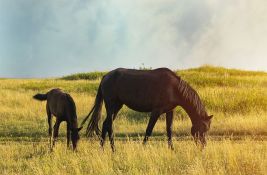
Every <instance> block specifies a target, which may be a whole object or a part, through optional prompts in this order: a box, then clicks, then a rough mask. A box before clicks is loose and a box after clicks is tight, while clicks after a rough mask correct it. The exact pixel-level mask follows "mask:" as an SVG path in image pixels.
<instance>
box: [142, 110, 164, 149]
mask: <svg viewBox="0 0 267 175" xmlns="http://www.w3.org/2000/svg"><path fill="white" fill-rule="evenodd" d="M159 116H160V113H159V112H151V117H150V119H149V122H148V125H147V128H146V135H145V138H144V141H143V144H146V142H147V140H148V137H149V136H151V133H152V130H153V128H154V126H155V124H156V122H157V120H158V118H159Z"/></svg>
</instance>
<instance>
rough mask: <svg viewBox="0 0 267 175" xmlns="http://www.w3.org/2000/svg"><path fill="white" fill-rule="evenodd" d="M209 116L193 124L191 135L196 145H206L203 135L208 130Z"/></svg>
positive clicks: (210, 117)
mask: <svg viewBox="0 0 267 175" xmlns="http://www.w3.org/2000/svg"><path fill="white" fill-rule="evenodd" d="M212 117H213V116H212V115H211V116H206V117H205V118H204V119H201V120H200V121H198V122H196V123H194V124H193V126H192V128H191V134H192V136H193V137H194V140H195V142H196V143H198V142H199V141H200V143H201V144H202V146H205V145H206V138H205V135H206V133H207V131H208V130H209V129H210V123H211V119H212Z"/></svg>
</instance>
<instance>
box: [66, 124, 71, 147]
mask: <svg viewBox="0 0 267 175" xmlns="http://www.w3.org/2000/svg"><path fill="white" fill-rule="evenodd" d="M70 132H71V131H70V124H69V123H68V122H67V147H68V148H69V147H70Z"/></svg>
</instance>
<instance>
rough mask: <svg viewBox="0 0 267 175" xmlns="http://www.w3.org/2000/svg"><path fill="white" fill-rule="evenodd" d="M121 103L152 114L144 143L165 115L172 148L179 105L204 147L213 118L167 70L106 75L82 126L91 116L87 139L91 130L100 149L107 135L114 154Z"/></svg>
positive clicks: (186, 85) (125, 70)
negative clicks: (104, 113) (98, 138)
mask: <svg viewBox="0 0 267 175" xmlns="http://www.w3.org/2000/svg"><path fill="white" fill-rule="evenodd" d="M103 100H104V103H105V107H106V111H107V117H106V119H105V121H104V122H103V127H102V134H101V132H100V130H99V127H98V122H99V119H100V116H101V108H102V103H103ZM124 104H125V105H126V106H128V107H129V108H131V109H133V110H135V111H139V112H151V117H150V119H149V123H148V126H147V129H146V134H145V138H144V143H146V142H147V140H148V137H149V136H151V133H152V130H153V127H154V125H155V123H156V122H157V120H158V118H159V116H160V115H161V114H163V113H166V126H167V136H168V144H169V147H170V148H171V149H173V144H172V123H173V110H174V108H175V107H176V106H178V105H179V106H181V107H183V108H184V109H185V111H186V112H187V114H188V115H189V117H190V119H191V122H192V128H191V134H192V135H193V137H194V139H195V141H197V140H199V141H200V142H201V143H202V145H203V146H204V145H205V144H206V140H205V134H206V132H207V131H208V130H209V128H210V123H211V118H212V116H208V114H207V112H206V110H205V107H204V105H203V103H202V102H201V100H200V98H199V96H198V94H197V92H196V91H195V90H194V89H193V88H192V87H190V86H189V84H187V83H186V82H185V81H184V80H182V79H181V78H180V77H179V76H177V75H176V74H175V73H174V72H172V71H171V70H169V69H167V68H159V69H155V70H133V69H123V68H119V69H115V70H113V71H111V72H109V73H108V74H106V75H105V76H104V77H103V79H102V80H101V83H100V85H99V88H98V92H97V96H96V99H95V104H94V106H93V108H92V110H91V112H90V113H89V114H88V116H87V117H86V118H85V119H84V121H83V122H82V125H83V124H84V123H85V122H86V120H87V119H88V118H89V116H90V115H91V113H92V117H91V119H90V121H89V124H88V127H87V132H86V133H87V136H89V135H91V134H92V133H93V132H94V131H95V132H96V134H97V135H98V136H100V134H101V146H103V145H104V141H105V137H106V133H108V135H109V139H110V143H111V148H112V150H113V151H114V140H113V128H112V123H113V120H114V119H115V118H116V116H117V114H118V112H119V110H120V109H121V108H122V106H123V105H124Z"/></svg>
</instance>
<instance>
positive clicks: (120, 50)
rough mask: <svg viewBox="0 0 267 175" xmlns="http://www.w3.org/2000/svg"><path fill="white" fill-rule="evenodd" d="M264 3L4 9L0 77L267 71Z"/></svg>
mask: <svg viewBox="0 0 267 175" xmlns="http://www.w3.org/2000/svg"><path fill="white" fill-rule="evenodd" d="M264 6H266V2H265V1H263V0H258V1H249V0H244V1H241V0H237V1H230V0H226V1H223V2H222V1H216V0H204V1H201V2H200V1H194V0H179V1H177V0H154V1H151V0H135V1H125V0H113V1H110V0H103V1H96V0H90V1H82V0H75V1H66V0H59V1H52V0H48V1H35V0H25V1H19V2H17V1H15V0H10V1H1V2H0V38H1V40H0V61H1V64H0V76H1V77H49V76H61V75H65V74H69V73H73V72H84V71H93V70H111V69H114V68H116V67H129V68H133V67H135V68H138V67H139V66H141V64H142V63H144V64H145V66H148V67H153V68H156V67H162V66H166V67H169V68H172V69H179V68H187V67H192V66H199V65H202V64H215V65H222V66H228V67H237V68H245V69H264V70H266V67H267V63H266V62H267V61H266V59H265V56H266V51H265V48H264V47H265V46H266V41H267V39H266V35H265V33H266V24H265V23H264V21H266V16H267V14H266V13H267V10H266V9H265V7H264Z"/></svg>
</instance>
